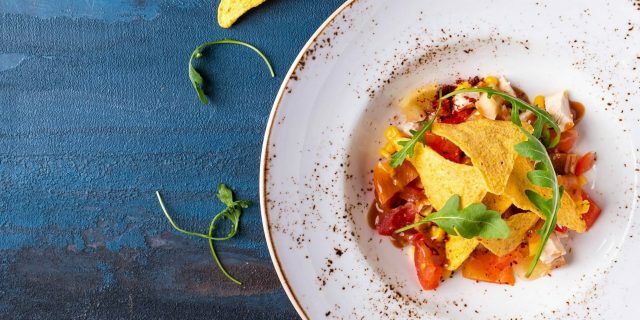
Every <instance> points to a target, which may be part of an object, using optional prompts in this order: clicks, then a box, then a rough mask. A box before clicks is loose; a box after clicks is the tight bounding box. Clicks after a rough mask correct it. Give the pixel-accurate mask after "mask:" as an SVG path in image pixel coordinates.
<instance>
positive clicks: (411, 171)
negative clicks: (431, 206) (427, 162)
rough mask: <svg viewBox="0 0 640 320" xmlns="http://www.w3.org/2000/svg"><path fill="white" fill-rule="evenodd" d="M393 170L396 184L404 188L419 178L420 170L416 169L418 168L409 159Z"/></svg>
mask: <svg viewBox="0 0 640 320" xmlns="http://www.w3.org/2000/svg"><path fill="white" fill-rule="evenodd" d="M393 172H394V175H393V178H394V179H395V181H396V185H398V186H399V187H400V188H403V187H404V186H406V185H408V184H410V183H411V182H413V180H415V179H416V178H418V171H416V168H414V167H413V165H412V164H411V162H409V161H405V162H403V163H402V164H401V165H400V166H398V167H397V168H395V169H393Z"/></svg>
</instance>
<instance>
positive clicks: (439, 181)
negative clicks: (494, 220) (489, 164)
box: [409, 143, 487, 210]
mask: <svg viewBox="0 0 640 320" xmlns="http://www.w3.org/2000/svg"><path fill="white" fill-rule="evenodd" d="M409 161H411V164H413V166H414V167H415V168H416V170H417V171H418V174H419V175H420V181H421V182H422V185H423V186H424V192H425V194H426V195H427V198H428V199H429V202H430V203H431V205H432V206H433V207H434V208H436V210H440V209H441V208H442V207H444V205H445V203H446V202H447V200H449V198H451V196H453V195H454V194H457V195H459V196H460V202H461V205H462V207H463V208H464V207H467V206H468V205H470V204H472V203H476V202H480V201H482V198H484V195H485V194H486V193H487V187H486V186H485V184H484V180H483V179H482V175H480V172H479V171H478V169H476V168H475V167H472V166H467V165H464V164H459V163H455V162H452V161H449V160H447V159H445V158H443V157H442V156H441V155H439V154H438V153H437V152H435V151H433V150H432V149H431V148H429V147H426V146H424V145H423V144H421V143H418V144H416V146H415V149H414V155H413V157H412V158H411V159H409Z"/></svg>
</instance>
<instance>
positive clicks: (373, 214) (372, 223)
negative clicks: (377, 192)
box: [367, 201, 382, 230]
mask: <svg viewBox="0 0 640 320" xmlns="http://www.w3.org/2000/svg"><path fill="white" fill-rule="evenodd" d="M380 214H382V209H380V206H379V205H378V201H373V203H372V204H371V207H369V212H368V213H367V222H368V224H369V227H370V228H371V229H374V230H375V228H376V219H378V216H379V215H380Z"/></svg>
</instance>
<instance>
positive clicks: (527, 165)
mask: <svg viewBox="0 0 640 320" xmlns="http://www.w3.org/2000/svg"><path fill="white" fill-rule="evenodd" d="M531 170H533V164H532V163H531V161H529V160H528V159H527V158H525V157H521V156H518V157H517V158H516V161H515V163H514V166H513V171H512V172H511V176H510V177H509V181H508V183H507V187H506V188H505V192H504V195H505V196H507V197H509V198H510V199H511V201H512V202H513V204H514V205H515V206H516V207H518V208H520V209H523V210H528V211H533V212H535V213H536V214H537V215H538V216H540V218H542V219H544V215H543V214H542V213H541V212H540V211H539V210H538V208H537V207H536V206H535V205H533V203H531V201H529V198H527V195H526V194H525V193H524V191H525V190H533V191H535V192H537V193H538V194H540V195H541V196H543V197H545V198H549V197H551V189H549V188H543V187H540V186H537V185H534V184H532V183H531V182H530V181H529V178H527V172H529V171H531ZM558 224H559V225H561V226H565V227H567V228H569V229H571V230H575V231H577V232H584V231H585V230H586V229H587V226H586V224H585V222H584V220H583V219H582V214H581V213H580V212H579V211H578V210H577V208H576V204H575V203H574V202H573V199H571V196H570V195H569V194H568V193H566V192H565V193H564V194H563V195H562V198H561V199H560V210H559V211H558Z"/></svg>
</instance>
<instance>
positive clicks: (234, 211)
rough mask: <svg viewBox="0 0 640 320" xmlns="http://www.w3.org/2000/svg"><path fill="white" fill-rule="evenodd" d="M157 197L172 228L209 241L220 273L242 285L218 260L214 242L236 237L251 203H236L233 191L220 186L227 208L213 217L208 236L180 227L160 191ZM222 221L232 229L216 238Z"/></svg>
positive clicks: (219, 194) (220, 197)
mask: <svg viewBox="0 0 640 320" xmlns="http://www.w3.org/2000/svg"><path fill="white" fill-rule="evenodd" d="M156 197H157V198H158V203H160V208H162V212H163V213H164V215H165V216H166V217H167V220H169V223H170V224H171V226H172V227H173V228H174V229H176V230H177V231H178V232H181V233H184V234H186V235H189V236H194V237H200V238H204V239H207V240H208V241H209V249H210V250H211V255H212V256H213V259H214V260H215V261H216V264H217V265H218V268H220V271H222V273H223V274H224V275H225V276H226V277H227V278H228V279H229V280H231V281H233V282H234V283H236V284H238V285H240V284H242V283H241V282H240V281H238V280H237V279H236V278H234V277H233V276H231V275H230V274H229V273H228V272H227V270H226V269H225V268H224V267H223V266H222V262H221V261H220V259H219V258H218V254H217V253H216V250H215V248H214V246H213V241H223V240H228V239H231V238H232V237H233V236H235V235H236V233H238V227H239V226H240V216H241V215H242V209H246V208H248V207H249V206H250V205H251V202H250V201H247V200H237V201H234V200H233V191H231V189H229V188H228V187H227V186H226V185H224V184H222V183H221V184H219V185H218V199H220V201H221V202H222V203H224V204H225V205H226V206H227V207H226V208H225V209H224V210H222V211H220V212H219V213H218V214H216V215H215V216H214V217H213V219H211V223H210V224H209V232H208V233H207V234H203V233H198V232H192V231H187V230H185V229H182V228H180V227H178V225H177V224H176V223H175V222H174V221H173V219H172V218H171V216H170V215H169V212H168V210H167V208H166V207H165V205H164V201H162V197H161V196H160V192H159V191H156ZM220 219H227V220H229V221H231V229H230V230H229V232H228V233H227V235H225V236H224V237H214V236H213V232H214V230H215V227H216V223H217V222H218V220H220Z"/></svg>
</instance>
